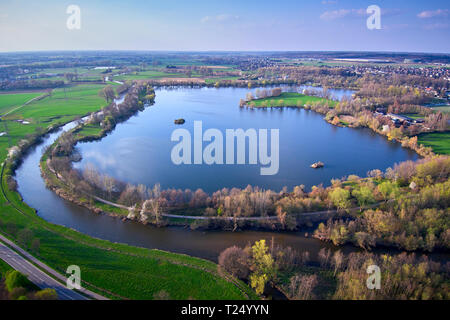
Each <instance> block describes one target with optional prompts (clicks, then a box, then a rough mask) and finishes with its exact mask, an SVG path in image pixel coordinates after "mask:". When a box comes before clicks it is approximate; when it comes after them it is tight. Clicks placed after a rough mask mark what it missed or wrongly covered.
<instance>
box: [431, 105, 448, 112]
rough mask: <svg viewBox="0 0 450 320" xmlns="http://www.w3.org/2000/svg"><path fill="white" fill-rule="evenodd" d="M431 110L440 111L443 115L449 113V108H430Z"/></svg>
mask: <svg viewBox="0 0 450 320" xmlns="http://www.w3.org/2000/svg"><path fill="white" fill-rule="evenodd" d="M431 109H433V110H435V111H440V112H443V113H450V106H440V107H432V108H431Z"/></svg>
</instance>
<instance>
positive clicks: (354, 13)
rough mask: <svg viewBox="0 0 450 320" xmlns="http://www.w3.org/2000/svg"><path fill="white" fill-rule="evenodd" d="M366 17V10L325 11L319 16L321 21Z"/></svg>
mask: <svg viewBox="0 0 450 320" xmlns="http://www.w3.org/2000/svg"><path fill="white" fill-rule="evenodd" d="M365 15H366V10H364V9H339V10H332V11H325V12H324V13H322V14H321V15H320V19H322V20H335V19H342V18H347V17H363V16H365Z"/></svg>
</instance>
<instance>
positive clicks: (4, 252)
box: [0, 235, 107, 300]
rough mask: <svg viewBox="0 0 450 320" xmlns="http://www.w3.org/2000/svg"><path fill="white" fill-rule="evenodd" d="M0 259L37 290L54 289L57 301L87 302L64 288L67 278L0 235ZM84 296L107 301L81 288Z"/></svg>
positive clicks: (82, 296) (76, 293)
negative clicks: (26, 278)
mask: <svg viewBox="0 0 450 320" xmlns="http://www.w3.org/2000/svg"><path fill="white" fill-rule="evenodd" d="M0 241H1V242H0V259H2V260H3V261H5V262H6V263H7V264H9V265H10V266H11V267H12V268H14V269H15V270H17V271H19V272H21V273H23V274H24V275H27V276H28V279H29V280H30V281H31V282H33V283H34V284H35V285H37V286H38V287H39V288H41V289H44V288H51V289H55V291H56V293H57V294H58V299H60V300H89V298H88V297H86V296H84V295H82V294H80V293H78V292H76V291H73V290H70V289H68V288H67V287H66V286H65V283H66V280H67V278H66V277H64V276H62V275H61V274H59V273H58V272H56V271H55V270H53V269H51V268H50V267H48V266H47V265H45V264H44V263H42V262H40V261H39V260H37V259H36V258H35V257H33V256H32V255H30V254H29V253H28V252H26V251H24V250H23V249H21V248H20V247H18V246H16V245H15V244H14V243H13V242H11V241H10V240H8V239H7V238H5V237H3V236H2V235H0ZM5 243H6V244H8V245H9V246H10V247H12V248H14V250H16V251H17V252H19V253H20V254H18V253H17V252H16V251H14V250H12V249H11V248H10V247H8V246H6V245H5ZM30 261H31V262H32V263H34V264H36V265H38V266H39V267H40V268H42V269H43V270H45V271H46V272H48V273H49V274H51V275H52V276H54V277H55V278H57V279H59V280H61V281H62V282H63V283H64V284H62V283H60V282H58V281H56V280H55V279H54V278H52V277H51V276H49V275H48V274H47V273H45V272H43V271H42V270H41V269H39V268H38V267H36V266H35V265H34V264H32V263H31V262H30ZM80 291H81V292H83V293H84V294H86V295H88V296H90V297H91V298H92V299H97V300H107V298H105V297H103V296H101V295H99V294H97V293H95V292H92V291H90V290H87V289H85V288H82V289H81V290H80Z"/></svg>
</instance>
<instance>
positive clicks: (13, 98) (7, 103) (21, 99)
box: [0, 92, 42, 115]
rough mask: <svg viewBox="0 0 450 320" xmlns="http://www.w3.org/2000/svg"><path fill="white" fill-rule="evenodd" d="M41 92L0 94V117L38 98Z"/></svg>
mask: <svg viewBox="0 0 450 320" xmlns="http://www.w3.org/2000/svg"><path fill="white" fill-rule="evenodd" d="M41 94H42V92H29V93H12V94H0V115H2V114H5V113H7V112H9V111H11V110H13V109H14V108H17V107H19V106H21V105H23V104H24V103H26V102H28V101H30V100H31V99H33V98H36V97H39V96H40V95H41Z"/></svg>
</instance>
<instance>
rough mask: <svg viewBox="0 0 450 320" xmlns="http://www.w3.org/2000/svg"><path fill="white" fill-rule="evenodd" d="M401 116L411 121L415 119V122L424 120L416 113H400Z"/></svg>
mask: <svg viewBox="0 0 450 320" xmlns="http://www.w3.org/2000/svg"><path fill="white" fill-rule="evenodd" d="M401 115H402V116H405V117H409V118H411V119H415V120H417V119H424V118H425V116H422V115H420V114H418V113H401Z"/></svg>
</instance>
